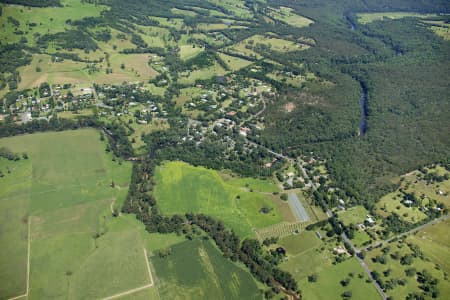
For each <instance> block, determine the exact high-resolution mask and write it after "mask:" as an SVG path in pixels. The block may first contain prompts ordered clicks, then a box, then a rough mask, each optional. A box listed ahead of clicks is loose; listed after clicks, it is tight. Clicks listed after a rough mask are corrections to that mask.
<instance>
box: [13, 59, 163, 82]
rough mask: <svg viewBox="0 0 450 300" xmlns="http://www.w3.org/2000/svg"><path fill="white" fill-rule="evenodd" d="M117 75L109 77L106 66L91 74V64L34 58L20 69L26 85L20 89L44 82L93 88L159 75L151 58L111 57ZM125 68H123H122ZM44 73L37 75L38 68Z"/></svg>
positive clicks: (114, 73) (147, 78)
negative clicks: (89, 65) (97, 85)
mask: <svg viewBox="0 0 450 300" xmlns="http://www.w3.org/2000/svg"><path fill="white" fill-rule="evenodd" d="M110 61H111V68H112V70H113V72H112V73H111V74H106V71H105V70H106V69H105V68H104V66H102V65H99V66H98V67H99V71H97V72H94V73H91V74H89V70H88V64H86V63H84V62H77V61H73V60H69V59H66V60H64V61H62V62H52V61H51V57H50V56H49V55H45V54H35V55H33V60H32V62H31V64H30V65H27V66H24V67H20V68H19V69H18V70H19V73H20V75H21V77H22V81H21V82H20V83H19V88H21V89H28V88H33V87H38V86H39V85H40V84H41V83H43V82H48V83H50V84H64V83H72V84H92V83H94V82H95V83H99V84H103V83H105V84H106V83H122V82H124V81H129V82H133V81H141V80H149V79H151V78H154V77H155V76H156V75H157V74H158V73H157V72H156V71H155V70H153V69H152V68H151V67H150V66H149V65H148V61H149V55H148V54H112V55H111V57H110ZM122 64H123V65H124V68H121V65H122ZM38 67H39V68H40V69H41V71H40V72H37V68H38Z"/></svg>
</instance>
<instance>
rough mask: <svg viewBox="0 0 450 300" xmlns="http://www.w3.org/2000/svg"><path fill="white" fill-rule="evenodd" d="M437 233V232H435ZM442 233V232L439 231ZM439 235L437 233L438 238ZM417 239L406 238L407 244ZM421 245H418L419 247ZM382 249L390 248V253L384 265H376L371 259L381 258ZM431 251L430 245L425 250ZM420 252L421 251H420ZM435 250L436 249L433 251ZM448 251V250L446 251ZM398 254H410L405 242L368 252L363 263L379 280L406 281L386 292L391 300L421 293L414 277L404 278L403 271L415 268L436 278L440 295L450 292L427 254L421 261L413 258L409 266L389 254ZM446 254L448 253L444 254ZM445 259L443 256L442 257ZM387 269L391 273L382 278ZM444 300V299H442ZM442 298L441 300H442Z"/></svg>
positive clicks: (445, 280)
mask: <svg viewBox="0 0 450 300" xmlns="http://www.w3.org/2000/svg"><path fill="white" fill-rule="evenodd" d="M425 232H426V231H425ZM437 232H438V231H437ZM441 233H442V231H441ZM441 233H438V234H439V236H440V234H441ZM425 234H426V233H425ZM442 238H443V239H444V240H445V239H446V237H445V236H442ZM416 241H417V239H415V238H410V237H408V239H407V242H413V244H415V242H416ZM420 246H421V245H420V244H419V247H420ZM384 247H390V248H391V249H390V251H389V252H388V253H387V254H386V264H381V263H376V262H373V261H372V258H374V257H376V256H382V255H383V253H382V249H383V248H384ZM430 248H431V249H432V248H433V245H430V246H429V247H428V248H425V249H427V250H428V249H430ZM447 249H448V248H447ZM421 250H422V249H421ZM434 250H437V249H434ZM447 251H448V250H447ZM396 252H397V253H398V255H399V257H402V256H404V255H406V254H412V251H411V250H410V248H409V247H408V245H407V244H406V242H401V241H397V242H391V243H389V244H386V245H384V246H383V247H381V248H377V249H374V250H372V251H369V252H368V253H367V255H366V258H365V261H366V263H367V265H368V266H369V268H370V269H371V270H373V271H377V272H378V273H379V274H380V275H381V276H380V278H381V280H383V281H387V280H390V279H406V284H405V285H404V286H402V285H395V286H394V288H393V289H390V290H388V291H387V295H388V296H391V297H393V299H405V298H406V296H407V295H408V294H409V293H412V292H417V293H421V292H422V291H421V290H420V289H419V283H418V282H417V279H416V276H413V277H408V276H406V273H405V270H406V269H409V268H415V269H416V270H417V271H418V272H421V271H422V270H427V271H428V272H430V273H431V275H432V276H433V277H434V278H437V279H438V280H439V283H438V289H439V291H440V295H448V293H449V292H450V283H449V281H448V279H445V275H444V270H439V269H437V268H436V267H435V263H434V262H433V261H430V260H429V259H428V257H427V254H426V253H425V252H424V253H425V256H424V259H421V258H420V257H414V258H413V262H412V264H411V265H402V264H401V263H400V259H397V260H396V259H393V258H392V257H391V254H393V253H396ZM446 253H448V252H446ZM446 253H440V255H446ZM446 257H448V255H446ZM442 258H443V259H445V256H443V257H442ZM387 269H390V270H391V272H390V274H389V275H388V276H384V275H383V272H384V271H386V270H387ZM444 298H445V297H444ZM444 298H442V299H444Z"/></svg>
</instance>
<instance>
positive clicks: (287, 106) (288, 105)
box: [284, 102, 296, 113]
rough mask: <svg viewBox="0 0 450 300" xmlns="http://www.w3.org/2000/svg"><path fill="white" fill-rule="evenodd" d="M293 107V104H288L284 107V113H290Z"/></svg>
mask: <svg viewBox="0 0 450 300" xmlns="http://www.w3.org/2000/svg"><path fill="white" fill-rule="evenodd" d="M295 107H296V106H295V104H294V103H293V102H288V103H286V104H285V105H284V111H285V112H288V113H290V112H292V111H293V110H294V109H295Z"/></svg>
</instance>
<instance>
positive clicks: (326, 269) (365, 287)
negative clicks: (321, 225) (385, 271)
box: [277, 231, 379, 299]
mask: <svg viewBox="0 0 450 300" xmlns="http://www.w3.org/2000/svg"><path fill="white" fill-rule="evenodd" d="M277 246H281V247H283V248H284V249H285V250H286V255H287V258H286V260H285V261H284V262H283V263H282V264H281V268H282V269H284V270H286V271H289V272H290V273H291V274H292V275H293V276H294V277H295V279H296V280H297V281H298V282H299V285H300V286H301V287H302V291H303V297H305V298H306V299H336V298H337V295H341V294H342V293H344V292H345V291H351V293H352V294H353V297H355V298H356V299H362V297H364V299H379V298H378V297H379V296H378V294H377V293H376V290H375V288H374V287H373V285H372V283H371V282H370V281H369V282H368V283H367V282H365V280H366V279H367V275H366V273H365V272H364V271H363V269H362V268H361V266H360V265H359V264H358V262H357V261H356V259H355V258H348V257H346V256H344V257H345V258H344V259H343V261H342V262H339V263H335V262H334V259H335V256H334V254H333V247H334V246H335V244H334V240H326V241H325V242H324V240H320V239H319V238H318V237H317V235H316V233H315V232H313V231H304V232H302V233H300V234H298V235H293V236H289V237H284V238H282V239H280V240H279V241H278V243H277ZM310 276H314V277H315V279H314V280H311V279H308V278H309V277H310ZM345 278H350V280H349V284H348V285H346V286H343V285H342V284H341V283H340V281H341V280H344V279H345Z"/></svg>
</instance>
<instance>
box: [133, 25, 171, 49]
mask: <svg viewBox="0 0 450 300" xmlns="http://www.w3.org/2000/svg"><path fill="white" fill-rule="evenodd" d="M137 28H139V29H140V30H141V31H142V32H143V34H142V33H138V32H136V34H138V35H140V36H141V37H142V39H143V40H144V41H145V42H146V43H147V44H148V45H150V46H151V47H162V48H164V47H165V46H167V45H169V44H170V45H175V41H172V40H171V39H172V36H171V34H170V31H169V29H167V28H163V27H157V26H142V25H140V26H137ZM134 47H135V46H133V47H131V48H134Z"/></svg>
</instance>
